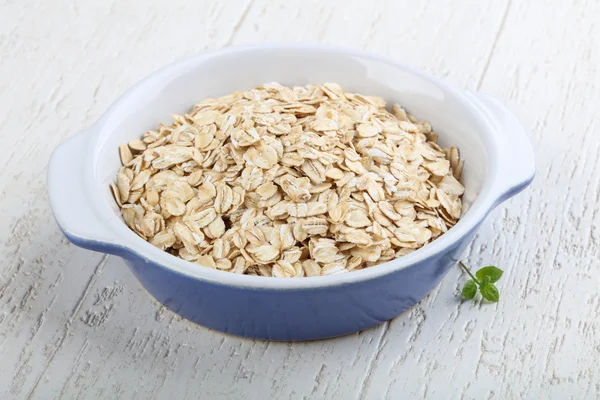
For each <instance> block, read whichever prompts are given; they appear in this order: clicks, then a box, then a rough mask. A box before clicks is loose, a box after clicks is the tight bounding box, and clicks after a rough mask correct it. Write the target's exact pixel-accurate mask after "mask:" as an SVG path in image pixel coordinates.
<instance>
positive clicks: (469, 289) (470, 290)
mask: <svg viewBox="0 0 600 400" xmlns="http://www.w3.org/2000/svg"><path fill="white" fill-rule="evenodd" d="M461 294H462V296H463V297H464V298H465V299H467V300H471V299H472V298H473V297H475V295H476V294H477V285H476V284H475V282H474V281H473V280H472V279H469V280H468V281H467V283H465V287H464V288H463V290H462V293H461Z"/></svg>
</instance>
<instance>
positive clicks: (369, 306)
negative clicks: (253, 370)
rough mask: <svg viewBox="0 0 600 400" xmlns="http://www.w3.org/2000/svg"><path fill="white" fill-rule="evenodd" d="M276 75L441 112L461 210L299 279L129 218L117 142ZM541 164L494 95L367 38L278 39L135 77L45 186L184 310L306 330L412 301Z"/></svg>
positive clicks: (91, 238)
mask: <svg viewBox="0 0 600 400" xmlns="http://www.w3.org/2000/svg"><path fill="white" fill-rule="evenodd" d="M265 82H279V83H281V84H284V85H304V84H307V83H313V84H318V83H325V82H336V83H339V84H340V85H341V86H342V87H343V88H344V89H345V90H346V91H349V92H358V93H363V94H369V95H377V96H382V97H383V98H385V99H386V100H387V101H388V102H389V103H392V102H395V103H399V104H402V105H403V106H404V107H405V108H406V109H407V110H409V111H410V112H411V113H412V114H413V115H415V116H416V117H417V118H419V119H427V120H428V121H430V122H431V125H432V126H433V127H434V128H435V130H436V132H438V134H439V138H440V139H439V140H440V143H441V145H442V146H446V145H450V144H452V145H455V146H457V147H458V148H459V149H460V153H461V156H462V158H463V159H464V160H465V168H464V173H463V178H462V180H463V183H464V185H465V187H466V191H465V194H464V198H463V201H464V209H465V211H464V215H463V217H462V218H461V219H460V221H459V222H458V223H457V224H456V225H455V226H454V227H453V228H452V229H450V230H449V231H448V232H447V233H446V234H444V235H442V236H441V237H440V238H438V239H436V240H435V241H433V242H432V243H430V244H428V245H426V246H425V247H423V248H421V249H419V250H417V251H415V252H413V253H411V254H409V255H407V256H404V257H401V258H399V259H396V260H393V261H389V262H387V263H385V264H381V265H378V266H375V267H372V268H367V269H364V270H360V271H355V272H351V273H347V274H341V275H334V276H326V277H311V278H301V279H278V278H264V277H257V276H245V275H236V274H232V273H229V272H223V271H219V270H213V269H209V268H204V267H201V266H199V265H197V264H193V263H190V262H187V261H184V260H182V259H179V258H177V257H174V256H172V255H170V254H168V253H166V252H163V251H161V250H159V249H158V248H155V247H153V246H152V245H151V244H149V243H147V242H145V241H144V240H142V239H141V238H139V237H138V236H137V235H136V234H135V233H134V232H132V231H131V230H130V229H129V228H128V227H127V226H126V225H125V223H124V222H123V221H122V219H121V217H120V213H119V211H118V208H117V206H116V204H115V202H114V200H113V198H112V196H111V193H110V190H109V182H111V181H112V180H113V179H114V177H115V175H116V172H117V169H118V168H119V167H120V162H119V158H118V151H117V149H118V146H119V145H120V144H122V143H127V142H128V141H129V140H131V139H133V138H138V137H140V136H141V134H142V133H143V132H144V131H146V130H148V129H154V128H155V127H156V126H157V125H158V124H159V123H160V122H167V121H169V120H170V115H171V114H172V113H182V112H186V111H187V110H188V109H189V108H190V106H191V105H192V104H194V103H195V102H197V101H199V100H202V99H204V98H207V97H216V96H221V95H225V94H229V93H231V92H234V91H238V90H244V89H250V88H252V87H254V86H256V85H258V84H261V83H265ZM533 176H534V155H533V151H532V148H531V144H530V142H529V140H528V138H527V134H526V132H525V131H524V129H523V127H522V126H521V125H520V124H519V122H518V121H517V119H516V118H515V117H514V116H513V115H512V114H511V113H510V112H509V111H508V110H507V109H506V108H505V107H504V106H502V104H500V103H499V102H498V101H496V100H494V99H493V98H491V97H489V96H487V95H484V94H481V93H473V92H469V91H465V90H458V89H456V88H453V87H451V86H449V85H447V84H445V83H443V82H441V81H439V80H438V79H436V78H433V77H431V76H429V75H428V74H426V73H423V72H420V71H417V70H415V69H414V68H411V67H409V66H407V65H404V64H402V63H399V62H395V61H392V60H389V59H386V58H383V57H379V56H375V55H371V54H367V53H364V52H361V51H355V50H349V49H343V48H337V47H330V46H322V45H298V44H276V45H258V46H244V47H233V48H227V49H224V50H219V51H214V52H207V53H202V54H198V55H196V56H193V57H190V58H187V59H184V60H181V61H178V62H175V63H173V64H171V65H169V66H167V67H165V68H163V69H161V70H159V71H158V72H155V73H153V74H152V75H150V76H149V77H147V78H146V79H144V80H143V81H141V82H140V83H138V84H136V85H135V86H133V87H132V88H131V89H129V90H128V91H127V92H125V94H123V95H122V96H121V97H120V98H119V99H118V100H117V101H116V102H115V103H114V104H113V105H112V106H111V107H110V108H109V109H108V110H107V111H106V112H105V113H104V115H103V116H102V117H101V118H100V119H99V120H98V121H97V122H96V123H94V124H93V125H92V126H91V127H89V128H88V129H85V130H84V131H83V132H81V133H80V134H78V135H76V136H74V137H72V138H71V139H69V140H67V141H66V142H65V143H63V144H61V145H60V146H59V147H58V148H57V149H56V150H55V151H54V153H53V155H52V158H51V160H50V165H49V170H48V193H49V197H50V203H51V206H52V210H53V212H54V216H55V218H56V221H57V222H58V225H59V226H60V228H61V229H62V231H63V232H64V234H65V235H66V236H67V238H68V239H69V240H70V241H71V242H73V243H74V244H75V245H77V246H80V247H83V248H86V249H90V250H94V251H98V252H102V253H108V254H114V255H117V256H119V257H122V258H123V259H124V260H125V262H126V263H127V265H128V266H129V268H130V269H131V271H132V272H133V274H134V275H135V276H136V278H137V279H138V280H139V281H140V282H141V284H142V285H143V286H144V287H145V288H146V289H147V290H148V292H149V293H150V294H151V295H152V296H154V297H155V298H156V299H157V300H158V301H159V302H161V303H162V304H164V305H165V306H166V307H168V308H170V309H171V310H173V311H174V312H176V313H178V314H180V315H182V316H183V317H185V318H187V319H189V320H191V321H194V322H197V323H198V324H201V325H203V326H206V327H209V328H212V329H216V330H218V331H222V332H226V333H230V334H234V335H240V336H246V337H252V338H260V339H270V340H309V339H320V338H327V337H333V336H339V335H344V334H348V333H351V332H356V331H359V330H363V329H366V328H369V327H371V326H374V325H376V324H379V323H381V322H383V321H386V320H389V319H391V318H393V317H395V316H397V315H398V314H400V313H402V312H403V311H405V310H406V309H408V308H409V307H411V306H413V305H414V304H415V303H417V302H418V301H419V300H421V299H422V298H423V297H425V296H426V295H427V294H428V293H429V292H430V291H431V290H432V289H433V288H434V287H435V286H436V285H438V284H439V283H440V280H441V279H442V278H443V277H444V275H445V274H446V273H447V272H448V270H449V269H450V268H453V266H454V265H455V263H456V261H457V260H458V259H459V258H460V255H461V253H462V252H463V251H464V249H465V248H466V247H467V245H468V244H469V242H470V241H471V240H472V238H473V235H474V234H475V232H476V230H477V228H478V227H479V225H480V224H481V223H482V221H483V220H484V218H485V217H486V215H487V214H488V213H489V212H490V211H491V210H492V209H494V207H496V206H497V205H498V204H500V203H502V202H503V201H505V200H506V199H508V198H509V197H511V196H513V195H515V194H517V193H518V192H520V191H521V190H523V189H524V188H525V187H526V186H527V185H528V184H529V183H530V182H531V180H532V179H533Z"/></svg>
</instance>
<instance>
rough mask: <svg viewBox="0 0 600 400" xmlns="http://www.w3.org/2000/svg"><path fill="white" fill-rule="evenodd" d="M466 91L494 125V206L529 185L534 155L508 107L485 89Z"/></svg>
mask: <svg viewBox="0 0 600 400" xmlns="http://www.w3.org/2000/svg"><path fill="white" fill-rule="evenodd" d="M470 95H471V96H472V97H473V100H474V102H475V103H477V104H478V105H479V106H480V107H481V109H482V110H483V111H484V112H485V113H486V115H487V116H488V118H490V119H491V121H492V123H493V125H495V126H496V127H497V134H496V135H495V141H496V143H495V145H496V148H497V149H498V170H497V171H496V174H495V177H494V183H493V185H492V189H491V190H492V193H493V198H495V199H496V201H495V204H494V206H497V205H499V204H500V203H502V202H503V201H505V200H507V199H509V198H511V197H512V196H514V195H516V194H517V193H519V192H521V191H522V190H523V189H525V188H526V187H527V186H529V184H530V183H531V181H532V180H533V178H534V176H535V155H534V152H533V148H532V146H531V142H530V141H529V138H528V136H527V132H526V131H525V128H523V125H521V123H520V122H519V120H518V119H517V117H515V116H514V115H513V114H512V113H511V112H510V111H509V110H508V108H506V107H505V106H504V105H503V104H502V103H500V102H499V101H498V100H496V99H495V98H493V97H492V96H490V95H487V94H485V93H474V92H471V93H470Z"/></svg>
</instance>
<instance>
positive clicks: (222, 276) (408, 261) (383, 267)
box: [77, 43, 517, 290]
mask: <svg viewBox="0 0 600 400" xmlns="http://www.w3.org/2000/svg"><path fill="white" fill-rule="evenodd" d="M265 49H270V50H276V49H281V50H290V49H297V50H302V51H327V52H330V53H337V54H343V55H346V56H352V57H356V58H360V59H368V60H372V61H377V62H381V63H385V64H388V65H390V66H392V67H395V68H398V69H401V70H404V71H406V72H408V73H410V74H413V75H416V76H419V77H421V78H423V79H425V80H427V81H429V82H430V83H433V84H434V85H436V86H437V87H439V88H441V89H443V90H444V91H445V92H446V93H449V94H450V95H451V97H452V99H453V100H454V101H456V102H457V103H459V104H460V106H461V107H465V108H468V109H471V111H472V112H473V115H474V116H475V118H478V119H479V121H478V122H479V123H481V124H483V125H485V126H487V127H488V129H487V130H486V131H482V132H480V134H481V135H494V133H493V132H496V131H497V129H498V127H497V126H495V125H494V123H493V122H492V121H491V120H490V118H488V117H487V116H486V115H485V112H483V111H484V110H483V109H482V107H481V106H480V105H478V104H477V103H476V102H475V101H473V99H472V98H471V97H470V96H468V93H469V92H467V91H463V90H460V89H457V88H455V87H452V86H450V85H448V84H446V83H444V82H443V81H441V80H440V79H438V78H435V77H434V76H432V75H430V74H428V73H426V72H423V71H420V70H418V69H416V68H414V67H412V66H410V65H407V64H404V63H402V62H399V61H394V60H391V59H389V58H387V57H384V56H380V55H377V54H373V53H370V52H366V51H362V50H356V49H351V48H347V47H343V46H336V45H324V44H305V43H266V44H258V45H257V44H252V45H240V46H231V47H226V48H223V49H219V50H213V51H207V52H202V53H199V54H196V55H192V56H190V57H186V58H183V59H181V60H178V61H175V62H173V63H171V64H168V65H166V66H165V67H162V68H160V69H158V70H157V71H155V72H153V73H152V74H150V75H149V76H147V77H146V78H144V79H143V80H141V81H139V82H138V83H136V84H135V85H133V86H132V87H130V88H129V89H128V90H126V91H125V92H124V93H123V94H122V95H121V96H120V97H119V98H118V99H117V100H116V101H115V102H114V103H113V104H112V105H111V106H110V107H109V108H108V109H107V110H106V111H105V112H104V113H103V114H102V116H101V117H100V118H99V119H98V121H97V122H96V123H94V124H93V125H92V126H91V127H90V128H89V129H88V130H87V131H88V132H89V134H92V135H94V136H96V138H98V137H100V136H101V135H102V133H103V130H102V125H103V123H104V122H105V121H106V120H108V119H109V118H110V116H111V114H112V113H113V112H115V111H116V110H117V109H119V108H120V107H121V106H123V105H124V103H125V102H126V101H127V100H128V99H129V98H130V97H131V96H135V94H136V92H137V91H138V90H140V89H141V88H142V87H144V86H147V85H151V84H154V83H157V82H160V81H161V79H163V78H164V77H165V76H167V75H168V74H169V73H173V72H177V70H178V69H180V68H183V67H185V66H186V65H187V64H196V63H198V62H201V61H202V59H206V60H210V59H211V58H212V57H215V56H219V55H224V54H231V53H235V52H239V51H259V50H265ZM484 142H485V141H484ZM489 143H490V141H487V145H488V146H489ZM95 150H96V149H95V148H93V149H92V151H95ZM488 150H489V151H490V157H489V161H488V162H489V165H488V168H487V171H486V176H485V180H484V182H483V185H482V187H481V191H480V193H479V195H478V196H477V199H476V200H475V201H474V202H473V204H472V206H471V208H470V209H469V210H468V211H467V212H466V213H465V215H463V217H462V218H461V219H460V220H459V221H458V223H457V224H456V225H455V226H454V227H452V228H451V229H450V230H449V231H448V232H446V233H445V234H443V235H441V236H440V237H439V238H437V239H435V240H434V241H433V242H431V243H429V244H427V245H425V246H424V247H422V248H420V249H418V250H416V251H414V252H412V253H410V254H408V255H406V256H403V257H401V258H398V259H394V260H391V261H388V262H385V263H383V264H380V265H377V266H374V267H370V268H365V269H362V270H359V271H352V272H350V273H343V274H337V275H330V276H321V277H303V278H299V279H281V278H275V279H270V278H265V277H260V276H249V275H240V274H234V273H231V272H227V271H220V270H215V269H210V268H206V267H201V266H199V265H198V264H195V263H192V262H189V261H185V260H183V259H180V258H178V257H175V256H173V255H171V254H169V253H167V252H165V251H162V250H160V249H158V248H156V247H154V246H152V245H151V244H149V243H148V242H146V241H144V240H143V239H142V238H139V237H138V236H137V235H136V234H135V233H133V231H129V232H130V233H131V234H132V235H133V236H135V237H136V238H137V239H138V241H134V242H133V243H132V241H131V240H125V241H124V243H126V245H122V244H113V243H110V244H106V243H102V242H97V245H94V244H93V242H96V241H94V240H88V239H83V238H77V239H79V241H80V242H88V244H89V245H91V246H90V247H98V248H101V247H105V248H112V249H117V250H118V251H115V253H118V254H119V255H120V256H123V255H124V254H127V253H129V254H135V255H136V256H137V258H141V259H144V260H146V261H149V262H153V263H154V264H157V265H159V266H162V267H164V268H167V269H170V270H172V271H174V272H176V273H179V274H181V275H184V276H187V277H191V278H195V279H200V280H204V281H210V282H213V283H216V284H220V285H225V286H235V287H250V288H254V289H264V290H273V289H275V290H277V289H306V288H318V287H329V286H337V285H342V284H350V283H356V282H362V281H367V280H371V279H375V278H378V277H381V276H384V275H388V274H390V273H393V272H396V271H398V270H401V269H404V268H408V267H411V266H414V265H416V264H420V263H422V262H423V261H425V260H427V259H428V258H430V257H432V256H435V255H437V254H440V253H444V252H445V251H447V250H448V249H449V248H450V247H451V246H453V245H454V244H456V243H457V242H459V241H461V240H464V239H465V236H467V235H468V234H469V233H470V232H471V231H472V230H474V229H476V228H477V226H478V225H479V223H481V221H482V220H483V219H484V218H485V217H486V215H487V214H488V213H489V212H490V211H491V210H492V209H493V208H494V207H495V206H496V205H497V204H498V203H499V200H500V198H499V196H498V195H497V193H495V192H496V191H492V190H491V189H492V186H493V184H492V182H493V177H494V176H495V174H497V172H498V171H497V170H498V159H497V158H498V157H497V154H496V152H495V151H494V149H493V148H491V149H488ZM91 159H93V160H94V163H96V161H95V159H96V158H95V157H91ZM94 170H95V168H94ZM94 177H95V178H97V175H96V172H95V171H94ZM88 188H89V187H88ZM513 189H514V190H517V189H515V188H513ZM509 191H510V188H509ZM119 222H121V223H122V221H119ZM104 223H105V224H106V222H104ZM123 226H124V224H123ZM124 227H125V228H126V229H127V230H129V228H128V227H126V226H124ZM113 228H114V227H113ZM89 242H91V243H89ZM457 261H458V260H457Z"/></svg>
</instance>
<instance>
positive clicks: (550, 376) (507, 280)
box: [0, 0, 600, 399]
mask: <svg viewBox="0 0 600 400" xmlns="http://www.w3.org/2000/svg"><path fill="white" fill-rule="evenodd" d="M554 3H555V4H554V5H553V6H552V7H549V6H548V3H547V2H543V1H541V0H537V1H528V2H515V1H512V2H511V1H491V0H490V1H466V0H465V1H421V2H415V1H392V0H389V1H380V2H372V1H371V2H362V1H349V0H345V1H342V0H334V1H327V2H323V1H316V0H315V1H300V0H293V1H285V2H284V1H281V2H274V1H267V0H247V1H242V0H240V1H231V2H211V1H198V2H189V1H183V0H170V1H156V2H147V3H146V4H145V5H144V6H143V7H141V6H138V5H136V2H134V1H133V0H131V1H116V0H115V1H110V0H109V1H86V2H84V1H79V0H72V1H66V0H60V1H54V2H35V1H29V0H27V1H25V0H22V1H6V0H5V1H4V2H0V10H1V12H0V54H2V57H0V108H1V109H2V112H1V113H0V137H1V139H2V146H0V222H2V223H1V224H0V360H1V361H0V398H2V399H5V398H6V399H50V398H65V399H79V398H83V399H117V398H122V399H130V398H139V399H161V398H169V399H175V398H189V399H193V398H207V399H237V398H250V399H262V398H278V399H279V398H281V399H288V398H289V399H309V398H310V399H312V398H344V399H352V398H356V399H381V398H390V399H391V398H427V399H480V398H488V399H507V398H511V399H512V398H515V399H529V398H555V399H597V398H600V366H599V364H598V360H599V359H600V291H599V288H600V274H599V272H600V265H599V262H598V256H599V252H600V247H599V246H600V232H599V231H598V227H599V226H600V215H599V213H598V210H599V208H600V181H599V180H598V178H597V175H598V172H600V166H599V162H600V160H599V154H600V136H598V133H597V129H598V127H597V126H596V125H597V122H596V120H597V118H596V116H595V113H596V109H597V102H598V99H600V75H599V73H598V68H597V66H598V65H600V53H599V51H598V49H599V48H598V46H597V40H596V39H595V38H598V37H600V26H598V24H597V19H598V17H599V16H600V4H598V3H597V2H595V1H593V0H588V1H583V0H582V1H578V2H574V3H573V4H568V3H569V2H554ZM261 41H306V42H325V43H333V44H341V45H347V46H352V47H357V48H363V49H367V50H369V51H374V52H377V53H380V54H384V55H388V56H391V57H394V58H397V59H400V60H403V61H406V62H409V63H411V64H413V65H415V66H417V67H420V68H423V69H425V70H428V71H430V72H432V73H433V74H435V75H437V76H441V77H444V78H446V79H447V80H449V81H450V82H452V83H454V84H456V85H457V86H459V87H463V88H468V89H472V90H482V91H486V92H489V93H491V94H493V95H494V96H496V97H497V98H499V99H501V100H502V101H503V102H505V103H507V104H508V105H509V107H510V108H511V109H512V110H513V111H515V113H516V114H517V115H518V116H519V117H520V118H521V120H522V121H523V122H524V123H525V124H526V125H527V126H529V127H530V128H531V140H532V142H533V144H534V148H535V149H536V153H537V174H538V175H537V178H536V180H535V182H534V184H533V186H532V187H531V188H530V189H528V190H527V191H526V192H524V193H523V194H522V195H520V196H519V197H517V198H515V199H514V200H511V201H509V202H508V203H506V204H505V205H503V206H502V207H500V208H499V209H497V210H496V211H495V212H494V213H493V214H492V215H491V216H490V217H489V219H488V220H487V221H486V223H485V224H484V227H483V228H482V229H481V230H480V232H479V234H478V236H477V238H476V239H475V241H474V242H473V244H472V245H471V246H470V247H469V250H468V253H467V254H466V255H465V259H466V260H467V261H468V263H470V264H472V265H474V266H475V265H481V264H488V263H493V264H497V265H500V266H501V267H503V268H504V269H505V271H506V273H505V277H504V278H503V279H502V281H501V295H502V299H501V301H500V303H498V304H497V305H483V304H478V303H473V302H462V301H461V300H460V298H459V288H460V284H461V282H463V281H464V277H462V276H461V274H460V271H459V270H458V269H456V270H454V271H451V272H450V274H449V275H448V277H447V278H446V279H445V280H444V281H443V282H442V284H441V285H440V286H439V287H438V288H436V289H435V290H434V291H433V292H432V293H431V295H430V296H428V297H427V298H426V299H425V300H423V301H422V302H421V303H420V304H419V305H417V306H416V307H415V308H414V309H412V310H411V311H409V312H407V313H405V314H403V315H401V316H399V317H398V318H395V319H394V320H392V321H390V322H388V323H385V324H383V325H381V326H379V327H376V328H373V329H370V330H367V331H364V332H361V333H359V334H354V335H349V336H346V337H342V338H338V339H334V340H327V341H319V342H311V343H293V344H291V343H268V342H262V341H253V340H247V339H240V338H236V337H232V336H226V335H222V334H220V333H216V332H213V331H210V330H208V329H205V328H203V327H200V326H197V325H194V324H192V323H189V322H187V321H185V320H182V319H181V318H179V317H178V316H176V315H175V314H173V313H172V312H170V311H168V310H166V309H164V308H163V307H161V306H160V304H158V303H157V302H155V301H154V300H153V299H151V298H150V296H149V295H148V294H147V293H146V292H145V291H144V290H143V289H142V287H141V286H140V285H139V284H138V283H137V281H136V280H135V279H134V278H133V276H132V275H131V274H130V273H129V271H128V270H127V268H126V267H125V265H124V264H123V262H122V261H120V260H119V259H117V258H114V257H108V256H104V255H102V254H97V253H92V252H88V251H85V250H82V249H78V248H76V247H74V246H72V245H70V244H69V243H68V242H67V241H66V240H65V239H64V238H63V237H62V235H61V234H60V231H59V230H58V228H57V226H56V224H55V223H54V221H53V219H52V215H51V212H50V210H49V207H48V203H47V197H46V192H45V169H46V165H47V161H48V157H49V155H50V153H51V150H52V149H53V148H54V147H56V146H57V145H58V144H59V143H60V142H62V141H63V140H65V139H66V138H67V137H69V136H71V135H73V134H75V133H77V132H78V131H80V130H81V129H83V128H84V127H86V126H88V125H89V124H91V123H92V122H93V121H94V120H95V119H96V118H98V117H99V115H100V114H101V113H102V111H103V110H104V109H105V108H106V107H107V106H108V105H109V104H110V103H111V102H112V101H114V100H115V98H116V97H117V96H118V95H119V94H121V93H122V92H123V91H125V90H126V89H127V88H128V87H129V86H130V85H132V84H133V83H135V82H136V81H137V80H139V79H140V78H142V77H144V76H146V75H147V74H148V73H150V72H151V71H153V70H155V69H157V68H159V67H160V66H162V65H164V64H166V63H169V62H171V61H173V60H177V59H179V58H181V57H184V56H186V55H190V54H193V53H196V52H199V51H203V50H207V49H214V48H219V47H222V46H226V45H230V44H241V43H249V42H261Z"/></svg>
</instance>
